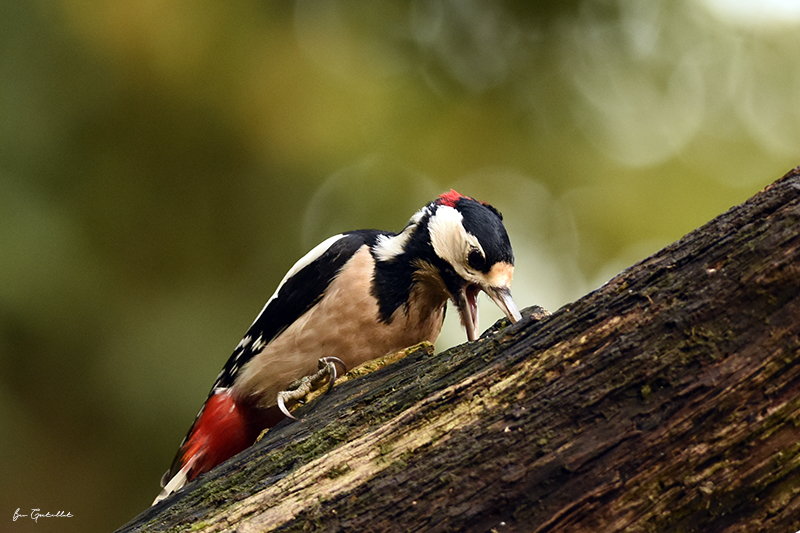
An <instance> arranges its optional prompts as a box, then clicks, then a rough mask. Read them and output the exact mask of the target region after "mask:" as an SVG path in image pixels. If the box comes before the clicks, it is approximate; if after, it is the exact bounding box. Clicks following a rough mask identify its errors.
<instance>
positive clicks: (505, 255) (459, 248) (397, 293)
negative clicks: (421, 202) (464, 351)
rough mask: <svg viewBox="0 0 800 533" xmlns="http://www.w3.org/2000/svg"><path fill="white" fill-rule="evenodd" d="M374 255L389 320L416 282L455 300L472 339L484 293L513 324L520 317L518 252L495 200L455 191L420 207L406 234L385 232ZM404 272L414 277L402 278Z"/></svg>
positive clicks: (384, 314) (383, 305) (405, 300)
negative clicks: (515, 295)
mask: <svg viewBox="0 0 800 533" xmlns="http://www.w3.org/2000/svg"><path fill="white" fill-rule="evenodd" d="M373 253H374V254H375V258H376V260H377V261H378V263H379V268H378V274H377V275H376V280H377V282H378V283H377V285H378V287H379V292H381V293H382V294H381V296H382V297H381V298H380V300H381V302H382V316H383V317H384V319H388V318H389V317H390V316H391V314H392V313H393V312H394V311H395V309H397V308H398V306H399V305H401V303H403V302H407V301H408V298H409V296H410V293H409V291H410V288H411V285H413V284H414V283H420V284H422V285H425V286H432V287H435V288H436V289H435V292H438V293H441V294H442V295H443V296H445V297H446V298H449V299H450V300H452V301H453V303H454V304H455V306H456V307H457V308H458V313H459V315H460V316H461V323H462V324H463V325H464V328H465V329H466V331H467V337H468V338H469V340H475V339H476V338H477V337H478V302H477V299H478V294H479V293H480V292H481V291H483V292H485V293H486V294H487V295H488V296H489V298H491V299H492V301H493V302H494V303H495V304H497V306H498V307H499V308H500V309H501V310H502V311H503V313H505V315H506V316H507V317H508V319H509V320H511V322H516V321H517V320H519V318H520V314H519V311H518V310H517V306H516V305H515V304H514V300H513V299H512V298H511V278H512V276H513V274H514V252H513V251H512V250H511V242H510V241H509V239H508V234H507V233H506V229H505V227H504V226H503V217H502V215H500V212H499V211H497V210H496V209H495V208H493V207H492V206H490V205H489V204H486V203H482V202H478V201H477V200H475V199H473V198H470V197H468V196H463V195H461V194H459V193H458V192H456V191H454V190H451V191H449V192H447V193H444V194H442V195H441V196H439V198H437V199H436V200H434V201H433V202H431V203H429V204H428V205H426V206H425V207H423V208H422V209H420V210H419V211H417V213H416V214H414V216H413V217H411V220H410V221H409V223H408V225H407V226H406V227H405V229H404V230H403V231H402V232H401V233H400V234H398V235H393V236H390V235H384V236H381V237H380V238H379V239H378V242H377V243H376V245H375V247H374V248H373ZM400 272H409V273H410V276H411V278H409V279H408V280H407V281H405V282H398V280H400V279H403V276H400V275H397V274H398V273H400ZM412 278H413V279H412Z"/></svg>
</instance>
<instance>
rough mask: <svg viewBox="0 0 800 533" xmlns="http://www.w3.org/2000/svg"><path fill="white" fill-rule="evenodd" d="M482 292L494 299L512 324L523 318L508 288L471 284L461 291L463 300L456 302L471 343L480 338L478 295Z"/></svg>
mask: <svg viewBox="0 0 800 533" xmlns="http://www.w3.org/2000/svg"><path fill="white" fill-rule="evenodd" d="M481 291H483V292H485V293H486V294H487V295H488V296H489V298H491V299H492V301H493V302H494V303H495V304H496V305H497V307H499V308H500V310H501V311H503V313H505V315H506V317H508V319H509V320H510V321H511V323H512V324H513V323H514V322H516V321H517V320H519V319H520V318H521V315H520V314H519V310H518V309H517V305H516V304H515V303H514V300H513V299H512V298H511V290H510V289H509V288H508V287H505V286H503V287H481V286H479V285H476V284H473V283H470V284H468V285H466V286H465V287H464V288H463V289H462V290H461V295H460V296H461V298H459V301H458V302H456V306H457V307H458V314H459V315H460V316H461V324H463V326H464V329H466V330H467V338H468V339H469V340H471V341H474V340H475V339H477V338H478V293H480V292H481Z"/></svg>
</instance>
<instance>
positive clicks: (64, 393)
mask: <svg viewBox="0 0 800 533" xmlns="http://www.w3.org/2000/svg"><path fill="white" fill-rule="evenodd" d="M795 4H797V2H787V1H780V0H771V1H756V0H750V1H749V0H727V1H726V0H695V1H688V0H687V1H677V2H667V1H659V2H642V1H638V0H618V1H614V0H609V1H601V0H585V1H584V0H573V1H567V2H563V1H559V2H521V1H520V2H496V1H475V0H463V1H462V0H419V1H380V0H379V1H371V2H357V1H354V0H320V1H310V0H302V1H296V2H270V1H261V2H256V1H239V2H195V1H168V2H165V1H156V0H142V1H136V2H119V1H108V0H106V1H102V0H101V1H94V2H88V1H84V0H62V1H54V2H47V1H43V0H42V1H36V0H32V1H29V2H22V1H5V2H2V3H0V365H2V366H1V368H0V428H2V430H1V431H0V459H1V462H0V468H2V475H0V502H2V506H0V524H3V525H2V529H3V530H4V531H14V532H16V531H29V530H34V531H37V532H44V531H76V532H77V531H81V532H83V531H104V530H106V531H107V530H111V529H114V528H116V527H119V526H121V525H123V524H124V523H125V522H126V521H128V520H130V519H132V518H133V517H134V516H135V515H136V514H137V513H138V512H140V511H142V510H144V509H145V508H147V507H148V506H149V504H150V502H151V501H152V499H153V497H154V496H155V495H156V494H157V493H158V490H159V487H158V480H159V478H160V476H161V474H162V473H163V472H164V470H166V468H167V467H168V466H169V463H170V461H171V460H172V457H173V454H174V453H175V451H176V447H177V445H178V443H179V442H180V440H181V439H182V437H183V435H184V433H185V431H186V430H187V429H188V427H189V425H190V424H191V422H192V420H193V417H194V416H195V414H196V412H197V410H198V409H199V407H200V405H201V404H202V402H203V400H204V399H205V396H206V394H207V392H208V389H209V387H210V386H211V384H212V383H213V380H214V378H215V376H216V375H217V372H218V371H219V369H220V368H221V366H222V364H223V363H224V361H225V360H226V359H227V357H228V355H229V354H230V352H231V351H232V350H233V348H234V347H235V346H236V344H237V343H238V342H239V339H240V338H241V336H242V334H243V333H244V332H245V331H246V329H247V327H248V326H249V325H250V323H251V322H252V320H253V319H254V318H255V316H256V314H257V313H258V312H259V311H260V310H261V307H262V306H263V304H264V302H265V301H266V299H267V298H268V297H269V295H270V294H271V293H272V291H273V290H274V288H275V286H276V284H277V283H278V282H279V280H280V279H281V277H282V276H283V274H284V273H285V272H286V270H287V269H288V268H289V267H290V266H291V265H292V263H293V262H294V261H295V260H296V259H297V258H299V257H300V256H301V255H302V254H304V253H305V252H306V251H307V250H308V249H310V248H311V247H312V246H313V245H315V244H316V243H317V242H319V241H321V240H322V239H324V238H325V237H327V236H329V235H331V234H334V233H336V232H338V231H340V230H344V229H356V228H367V227H377V228H382V229H395V230H399V229H401V228H402V227H403V225H404V224H405V222H406V221H407V220H408V218H409V217H410V216H411V214H413V212H414V211H416V210H417V209H418V208H419V207H421V206H422V205H423V204H424V203H425V202H427V201H429V200H431V199H433V198H434V197H435V196H436V195H437V194H439V193H440V192H442V191H444V190H447V189H448V188H450V187H455V188H457V189H458V190H459V191H461V192H463V193H465V194H469V195H471V196H475V197H477V198H479V199H482V200H486V201H489V202H490V203H492V204H494V205H495V206H496V207H497V208H499V209H500V210H501V211H503V213H504V214H505V217H506V220H507V227H508V229H509V233H510V235H511V239H512V242H513V244H514V247H515V251H516V255H517V272H516V277H515V285H514V294H515V298H516V300H517V302H518V304H519V306H520V307H524V306H528V305H531V304H541V305H543V306H545V307H547V308H548V309H551V310H555V309H557V308H558V307H560V306H562V305H564V304H566V303H568V302H570V301H573V300H575V299H577V298H580V297H581V296H582V295H584V294H586V293H587V292H588V291H590V290H592V289H594V288H596V287H599V286H600V285H602V284H603V283H604V282H605V281H607V280H608V279H610V278H611V277H612V276H613V275H615V274H616V273H618V272H619V271H620V270H621V269H623V268H624V267H626V266H629V265H631V264H633V263H634V262H635V261H637V260H639V259H642V258H644V257H646V256H647V255H649V254H651V253H652V252H655V251H656V250H658V249H659V248H661V247H662V246H664V245H666V244H668V243H670V242H672V241H674V240H675V239H677V238H679V237H681V236H682V235H683V234H685V233H686V232H688V231H690V230H692V229H694V228H696V227H698V226H699V225H701V224H703V223H705V222H706V221H708V220H710V219H711V218H713V217H714V216H716V215H718V214H719V213H721V212H723V211H725V210H726V209H728V208H729V207H730V206H732V205H735V204H737V203H740V202H742V201H744V200H745V199H747V198H748V197H750V196H752V195H753V194H754V193H756V192H757V191H758V190H760V189H761V188H762V187H764V186H765V185H767V184H769V183H770V182H772V181H774V180H775V179H777V178H778V177H780V176H781V175H783V174H784V173H785V172H786V171H788V170H789V169H790V168H792V167H794V166H795V165H797V164H800V155H799V154H798V147H800V61H798V58H799V57H800V32H798V31H797V30H798V25H799V24H800V9H798V7H797V6H796V5H795ZM449 315H450V318H449V320H448V323H449V324H448V326H447V330H446V332H445V333H444V334H443V337H442V339H441V340H440V343H439V348H446V347H448V346H450V345H452V344H454V343H458V342H462V341H463V340H464V339H465V337H464V334H463V332H461V331H459V327H458V323H457V320H456V319H455V318H454V316H455V313H453V312H452V311H451V313H449ZM496 316H497V312H496V311H495V310H494V309H492V306H491V304H489V305H487V306H484V307H483V320H482V326H484V327H485V326H488V325H489V324H490V321H491V320H493V319H494V318H495V317H496ZM18 507H19V508H21V512H23V513H25V512H26V511H27V512H30V508H40V509H42V511H52V512H55V511H58V510H63V511H65V512H66V511H69V512H70V513H72V515H73V518H67V519H54V518H50V519H40V520H39V523H38V524H34V523H33V522H32V521H31V520H30V519H20V520H18V521H17V522H12V514H13V512H14V510H15V509H16V508H18Z"/></svg>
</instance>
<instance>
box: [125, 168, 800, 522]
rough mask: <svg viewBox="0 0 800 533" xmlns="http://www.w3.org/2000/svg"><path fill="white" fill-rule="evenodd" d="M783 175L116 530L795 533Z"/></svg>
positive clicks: (303, 412)
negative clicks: (556, 301)
mask: <svg viewBox="0 0 800 533" xmlns="http://www.w3.org/2000/svg"><path fill="white" fill-rule="evenodd" d="M799 222H800V167H798V169H795V170H794V171H792V172H790V173H789V174H788V175H786V176H785V177H784V178H782V179H780V180H778V181H777V182H775V183H774V184H772V185H771V186H769V187H767V188H766V189H765V190H764V191H762V192H761V193H759V194H757V195H756V196H755V197H753V198H752V199H750V200H749V201H747V202H746V203H744V204H742V205H740V206H737V207H735V208H733V209H731V210H730V211H728V212H727V213H725V214H723V215H721V216H720V217H718V218H716V219H715V220H713V221H711V222H710V223H708V224H706V225H705V226H703V227H701V228H700V229H698V230H696V231H693V232H692V233H690V234H688V235H687V236H685V237H684V238H682V239H681V240H679V241H678V242H676V243H674V244H672V245H670V246H668V247H667V248H665V249H664V250H662V251H660V252H659V253H657V254H655V255H654V256H652V257H650V258H649V259H646V260H644V261H642V262H641V263H638V264H636V265H634V266H632V267H631V268H629V269H627V270H626V271H624V272H622V273H621V274H620V275H619V276H617V277H616V278H614V279H613V280H611V281H610V282H609V283H607V284H606V285H605V286H603V287H602V288H600V289H598V290H596V291H594V292H592V293H590V294H589V295H587V296H585V297H584V298H582V299H581V300H579V301H577V302H575V303H573V304H571V305H567V306H565V307H564V308H562V309H559V310H558V311H557V312H556V313H555V314H553V315H552V316H543V315H542V314H541V313H537V312H534V313H533V314H534V315H535V316H534V317H531V316H530V315H531V310H528V312H527V313H525V315H526V318H524V319H523V320H521V321H520V322H519V323H517V324H515V325H513V326H511V327H501V326H502V325H503V324H502V323H498V324H496V325H495V327H494V328H492V330H490V332H489V333H488V334H485V335H484V337H482V338H481V339H480V340H478V341H476V342H472V343H467V344H464V345H461V346H458V347H455V348H453V349H451V350H448V351H447V352H444V353H442V354H439V355H436V356H433V355H431V354H430V352H429V351H427V350H426V349H424V348H419V349H417V350H415V351H412V353H410V354H409V355H408V356H406V357H405V358H404V359H401V360H400V361H398V362H395V363H393V364H391V365H389V366H386V367H385V368H382V369H380V370H377V371H375V372H373V373H371V374H368V375H365V376H361V377H358V378H357V379H353V380H350V381H348V382H346V383H343V384H341V385H337V386H336V387H335V388H334V390H333V391H332V392H331V393H330V394H326V395H324V396H322V397H320V398H319V399H317V400H316V401H313V402H310V403H308V404H307V405H306V406H304V407H303V408H301V409H300V410H299V411H297V412H296V413H295V414H296V415H297V416H298V418H300V419H301V420H300V421H297V422H294V421H291V422H290V421H285V422H283V423H281V424H280V425H279V426H277V427H276V428H275V429H273V430H271V431H270V432H269V433H268V434H267V435H266V436H265V437H264V438H263V439H262V440H261V441H260V442H259V443H257V444H256V445H255V446H253V447H252V448H250V449H248V450H246V451H245V452H243V453H242V454H240V455H238V456H236V457H235V458H233V459H232V460H230V461H228V462H227V463H225V464H223V465H221V466H220V467H218V468H217V469H215V470H214V471H212V472H211V473H209V474H208V475H205V476H202V477H201V478H200V479H198V480H196V481H195V482H194V483H192V484H191V485H189V486H187V487H186V488H185V489H184V490H183V491H181V492H180V493H178V494H177V495H176V496H174V497H172V498H169V499H167V500H166V501H164V502H162V503H161V504H159V505H157V506H155V507H153V508H151V509H149V510H147V511H145V512H144V513H142V514H141V515H140V516H139V517H137V518H136V519H135V520H134V521H132V522H131V523H130V524H128V525H127V526H125V527H123V528H122V529H121V530H120V531H126V532H133V531H167V530H169V531H173V530H175V531H184V530H187V531H188V530H191V531H204V532H205V531H222V530H236V531H239V532H242V533H243V532H249V531H266V530H272V529H280V530H281V531H317V530H319V531H480V532H484V531H497V532H500V533H503V532H511V531H536V532H578V531H586V532H597V531H603V532H613V531H642V532H645V531H647V532H649V531H653V532H656V531H657V532H669V531H698V532H699V531H702V532H738V531H741V532H745V531H746V532H754V531H764V532H766V531H775V532H780V533H787V532H788V533H792V532H794V531H797V530H798V529H800V438H799V437H800V430H799V429H798V425H800V297H799V296H800V225H799V224H798V223H799Z"/></svg>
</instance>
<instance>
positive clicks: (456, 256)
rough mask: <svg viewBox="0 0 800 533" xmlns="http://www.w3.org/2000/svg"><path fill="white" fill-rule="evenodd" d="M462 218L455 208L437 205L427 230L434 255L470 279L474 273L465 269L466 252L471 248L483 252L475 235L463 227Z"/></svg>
mask: <svg viewBox="0 0 800 533" xmlns="http://www.w3.org/2000/svg"><path fill="white" fill-rule="evenodd" d="M463 218H464V217H463V216H462V215H461V213H459V212H458V210H456V209H455V208H453V207H449V206H439V208H438V209H437V210H436V213H435V214H434V215H433V216H432V217H431V218H430V221H429V222H428V231H429V233H430V236H431V244H432V245H433V251H434V252H436V255H438V256H439V257H440V258H442V259H444V260H445V261H447V262H448V263H450V265H451V266H452V267H453V268H454V269H455V270H456V272H458V274H459V275H460V276H461V277H463V278H464V279H467V280H471V279H473V278H474V277H475V274H474V273H470V272H469V271H468V270H467V265H466V258H467V254H468V253H469V250H470V249H472V248H477V249H478V250H480V251H481V253H483V248H482V247H481V245H480V243H479V242H478V239H477V237H475V236H474V235H472V234H470V233H468V232H467V230H465V229H464V225H463V224H462V220H463Z"/></svg>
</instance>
